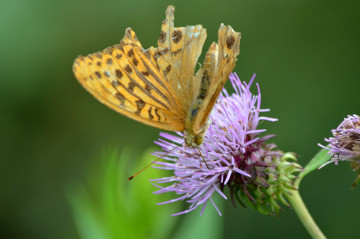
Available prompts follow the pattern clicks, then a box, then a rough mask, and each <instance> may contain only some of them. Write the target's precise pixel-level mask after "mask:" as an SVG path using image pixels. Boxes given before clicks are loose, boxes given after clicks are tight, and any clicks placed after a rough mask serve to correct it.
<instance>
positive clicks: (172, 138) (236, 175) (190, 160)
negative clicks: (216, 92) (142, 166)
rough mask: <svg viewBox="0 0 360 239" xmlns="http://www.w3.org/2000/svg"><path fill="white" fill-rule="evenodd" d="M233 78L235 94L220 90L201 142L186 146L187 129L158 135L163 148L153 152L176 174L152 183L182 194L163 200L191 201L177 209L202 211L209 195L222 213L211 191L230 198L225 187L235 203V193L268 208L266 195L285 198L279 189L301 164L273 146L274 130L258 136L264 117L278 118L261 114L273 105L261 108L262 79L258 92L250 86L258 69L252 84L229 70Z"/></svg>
mask: <svg viewBox="0 0 360 239" xmlns="http://www.w3.org/2000/svg"><path fill="white" fill-rule="evenodd" d="M229 78H230V81H231V83H232V86H233V88H234V90H235V94H232V95H231V96H230V95H229V93H228V92H227V91H226V90H225V89H224V90H223V91H222V94H221V95H220V96H219V99H218V102H217V103H216V105H215V106H214V109H213V111H212V113H211V115H210V119H211V121H212V123H211V124H210V126H209V129H208V131H207V132H206V134H205V136H204V143H203V145H202V147H201V148H199V149H195V148H191V147H187V146H183V142H184V139H183V136H184V135H183V133H179V132H178V133H177V135H171V134H168V133H160V136H161V137H162V138H160V139H159V140H158V141H155V143H156V144H158V145H159V146H161V147H162V150H163V151H165V154H164V152H156V153H154V155H156V156H158V157H162V158H163V159H165V160H166V162H157V164H158V166H156V167H157V168H160V169H165V170H172V171H173V173H174V175H173V176H170V177H165V178H160V179H155V180H153V181H155V182H156V183H155V184H154V185H155V186H156V187H158V188H159V190H158V191H156V192H155V193H164V192H175V193H176V194H177V195H180V196H179V197H178V198H176V199H173V200H170V201H167V202H163V203H159V204H165V203H171V202H175V201H179V200H185V201H186V202H188V203H190V204H191V205H190V207H189V209H188V210H185V211H183V212H180V213H177V214H173V215H179V214H183V213H187V212H190V211H193V210H195V209H196V208H197V207H199V206H200V205H201V206H202V211H201V213H203V211H204V209H205V207H206V204H207V203H208V202H209V201H210V202H211V203H212V204H213V205H214V207H215V208H216V209H217V211H218V212H219V214H220V215H221V213H220V211H219V209H218V208H217V206H216V205H215V203H214V201H213V199H212V196H213V195H214V194H219V195H220V196H221V197H223V198H224V199H227V196H226V195H225V194H224V192H223V191H224V189H225V188H226V187H227V188H229V191H230V197H231V199H232V201H233V203H234V205H235V199H239V200H241V198H247V199H248V202H250V203H251V204H255V203H262V204H266V205H265V207H266V208H268V206H269V203H271V200H270V199H269V200H267V199H265V198H269V197H271V198H272V199H273V201H276V199H280V200H282V193H283V191H281V189H283V188H289V187H291V185H292V184H291V182H289V178H287V176H288V174H289V172H290V174H293V173H294V172H295V171H296V170H298V169H299V167H297V166H296V167H295V168H296V169H295V168H294V167H293V166H294V164H293V163H289V164H287V163H286V162H285V161H286V160H287V159H288V158H286V157H283V153H282V152H280V151H277V150H275V147H276V146H275V145H274V144H266V143H265V141H266V140H268V139H270V138H272V137H273V136H274V135H267V136H263V137H260V136H259V135H260V134H261V133H263V132H265V131H266V130H265V129H258V125H259V123H260V122H261V121H270V122H274V121H277V119H274V118H269V117H263V116H260V113H263V112H267V111H269V109H261V108H260V104H261V95H260V88H259V85H258V84H256V86H257V90H258V95H253V94H252V93H251V92H250V86H251V85H252V83H253V81H254V78H255V75H254V76H253V77H252V79H251V80H250V82H249V84H246V83H245V82H241V81H240V79H239V78H238V76H237V75H236V74H231V75H230V77H229ZM283 159H284V160H285V161H284V160H283ZM284 162H285V164H284ZM281 163H282V164H281ZM279 165H282V166H284V167H288V169H284V168H283V169H281V170H283V172H282V174H281V172H280V171H281V170H278V167H279ZM290 165H291V167H289V166H290ZM290 168H291V169H290ZM294 169H295V171H294ZM169 184H170V185H169ZM163 185H167V186H163ZM275 203H276V202H275ZM270 207H271V206H270ZM274 208H276V209H274ZM277 208H278V207H277V206H275V207H271V208H270V209H269V210H270V211H276V210H277ZM262 209H263V211H264V212H265V213H268V211H269V210H266V209H264V207H263V208H262Z"/></svg>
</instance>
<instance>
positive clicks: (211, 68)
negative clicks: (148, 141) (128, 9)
mask: <svg viewBox="0 0 360 239" xmlns="http://www.w3.org/2000/svg"><path fill="white" fill-rule="evenodd" d="M174 11H175V7H174V6H168V8H167V10H166V18H165V20H164V21H163V22H162V25H161V33H160V37H159V40H158V47H157V48H154V47H150V48H149V49H147V50H144V49H143V47H142V45H141V43H140V41H139V40H138V38H137V37H136V35H135V32H134V31H133V30H132V29H131V28H127V29H126V30H125V36H124V38H123V39H122V40H121V41H120V44H117V45H114V46H111V47H108V48H106V49H105V50H103V51H100V52H97V53H94V54H90V55H88V56H85V57H83V56H79V57H77V58H76V59H75V62H74V64H73V72H74V74H75V77H76V79H77V80H78V81H79V82H80V84H81V85H82V86H83V87H84V88H85V89H86V90H87V91H89V92H90V93H91V94H92V95H93V96H94V97H95V98H96V99H98V100H99V101H100V102H102V103H103V104H105V105H107V106H108V107H110V108H111V109H113V110H115V111H117V112H119V113H120V114H123V115H125V116H127V117H129V118H131V119H134V120H137V121H139V122H141V123H144V124H147V125H150V126H153V127H156V128H159V129H163V130H169V131H184V138H185V143H186V145H188V146H193V147H200V146H201V145H202V143H203V135H204V134H205V132H206V130H207V128H208V126H209V124H210V120H209V115H210V113H211V111H212V108H213V106H214V104H215V103H216V101H217V98H218V96H219V94H220V92H221V89H222V87H223V86H224V84H225V83H226V81H227V79H228V76H229V74H230V73H231V71H232V70H233V69H234V67H235V62H236V57H237V55H238V54H239V48H240V38H241V35H240V33H238V32H235V31H234V30H233V29H232V28H231V27H230V26H225V25H224V24H221V25H220V29H219V31H218V43H217V44H216V43H215V42H213V43H212V44H211V46H210V48H209V50H208V51H207V53H206V55H205V60H204V63H203V65H202V66H201V68H200V69H199V70H198V71H197V72H196V74H195V67H196V64H197V60H198V57H199V56H200V54H201V51H202V47H203V44H204V42H205V38H206V30H205V29H204V28H203V27H202V26H201V25H196V26H186V27H177V28H175V27H174Z"/></svg>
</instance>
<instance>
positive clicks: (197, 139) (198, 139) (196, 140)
mask: <svg viewBox="0 0 360 239" xmlns="http://www.w3.org/2000/svg"><path fill="white" fill-rule="evenodd" d="M203 141H204V138H203V137H202V136H201V135H199V134H197V135H195V136H194V143H195V144H196V145H201V144H202V143H203Z"/></svg>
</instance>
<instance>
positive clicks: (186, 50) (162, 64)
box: [151, 6, 206, 115]
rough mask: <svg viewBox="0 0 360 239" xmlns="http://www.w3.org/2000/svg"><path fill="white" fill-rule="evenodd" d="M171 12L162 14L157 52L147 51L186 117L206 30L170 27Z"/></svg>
mask: <svg viewBox="0 0 360 239" xmlns="http://www.w3.org/2000/svg"><path fill="white" fill-rule="evenodd" d="M174 10H175V8H174V7H173V6H169V7H168V9H167V10H166V19H165V20H164V21H163V22H162V25H161V33H160V37H159V40H158V48H152V49H151V51H153V52H154V56H155V59H156V60H157V64H158V65H159V68H160V69H161V70H162V72H164V74H166V76H167V78H168V79H169V84H170V86H171V87H172V88H173V89H174V91H175V92H176V98H177V99H180V103H181V105H182V108H183V111H184V113H185V114H186V115H187V114H188V110H189V107H190V106H191V104H192V103H193V98H194V95H196V94H197V90H198V87H197V85H198V84H197V82H194V79H193V78H194V71H195V66H196V63H197V59H198V57H199V56H200V54H201V50H202V47H203V44H204V42H205V39H206V30H205V29H204V28H203V27H202V26H201V25H196V26H186V27H177V28H176V27H174Z"/></svg>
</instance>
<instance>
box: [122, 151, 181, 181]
mask: <svg viewBox="0 0 360 239" xmlns="http://www.w3.org/2000/svg"><path fill="white" fill-rule="evenodd" d="M178 147H179V146H175V147H174V148H172V149H171V150H169V151H167V152H166V153H165V154H163V155H161V157H159V158H157V159H155V160H154V161H152V162H151V163H149V164H148V165H146V166H145V167H144V168H143V169H141V170H140V171H139V172H137V173H135V174H134V175H132V176H131V177H129V178H128V180H129V181H130V180H131V179H133V178H135V176H137V175H138V174H139V173H141V172H142V171H144V170H145V169H147V168H148V167H150V166H151V165H153V164H154V163H156V162H157V161H159V160H160V159H162V158H163V157H165V156H166V155H168V154H169V153H171V152H172V151H173V150H174V149H176V148H178Z"/></svg>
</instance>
